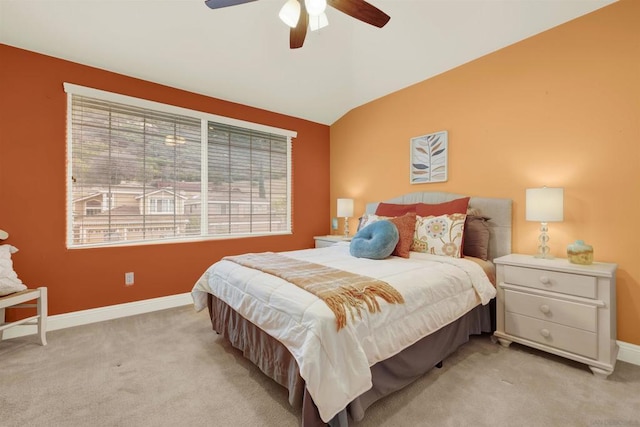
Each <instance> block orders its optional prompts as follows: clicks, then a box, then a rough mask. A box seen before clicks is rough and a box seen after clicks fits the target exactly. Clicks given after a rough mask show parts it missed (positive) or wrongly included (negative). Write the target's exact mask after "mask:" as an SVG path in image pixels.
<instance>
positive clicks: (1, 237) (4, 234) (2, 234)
mask: <svg viewBox="0 0 640 427" xmlns="http://www.w3.org/2000/svg"><path fill="white" fill-rule="evenodd" d="M7 237H9V233H7V232H6V231H4V230H0V240H4V239H6V238H7Z"/></svg>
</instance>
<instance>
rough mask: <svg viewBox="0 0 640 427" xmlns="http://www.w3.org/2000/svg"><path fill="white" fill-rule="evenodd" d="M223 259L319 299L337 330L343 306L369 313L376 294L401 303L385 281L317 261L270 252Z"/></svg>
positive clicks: (342, 319) (344, 321)
mask: <svg viewBox="0 0 640 427" xmlns="http://www.w3.org/2000/svg"><path fill="white" fill-rule="evenodd" d="M224 259H226V260H228V261H233V262H235V263H236V264H240V265H243V266H245V267H250V268H253V269H256V270H260V271H263V272H265V273H268V274H271V275H274V276H277V277H280V278H281V279H284V280H286V281H288V282H291V283H293V284H294V285H296V286H298V287H300V288H302V289H304V290H305V291H307V292H310V293H312V294H314V295H315V296H317V297H318V298H320V299H321V300H323V301H324V302H325V303H326V304H327V306H329V308H330V309H331V310H332V311H333V312H334V314H335V315H336V324H337V328H338V330H340V329H341V328H343V327H344V326H345V325H346V324H347V310H346V309H347V308H348V309H349V313H350V314H351V318H352V319H353V318H354V312H355V313H357V314H358V316H359V317H362V309H363V308H364V306H365V305H366V307H367V309H368V310H369V312H371V313H375V312H377V311H380V304H379V303H378V301H377V300H376V297H380V298H382V299H383V300H385V301H387V302H388V303H391V304H402V303H404V299H403V298H402V295H401V294H400V293H399V292H398V291H397V290H396V289H395V288H393V286H391V285H389V284H388V283H386V282H383V281H381V280H378V279H373V278H371V277H366V276H361V275H359V274H354V273H349V272H348V271H343V270H338V269H335V268H331V267H327V266H324V265H320V264H314V263H311V262H306V261H299V260H297V259H293V258H289V257H286V256H284V255H279V254H275V253H273V252H265V253H259V254H246V255H238V256H229V257H225V258H224Z"/></svg>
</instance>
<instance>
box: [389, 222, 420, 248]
mask: <svg viewBox="0 0 640 427" xmlns="http://www.w3.org/2000/svg"><path fill="white" fill-rule="evenodd" d="M388 221H390V222H392V223H393V224H395V226H396V228H397V229H398V234H399V235H400V238H399V239H398V244H397V245H396V247H395V249H394V250H393V252H392V253H391V255H396V256H399V257H402V258H409V253H410V252H411V245H412V244H413V235H414V234H415V231H416V213H415V212H408V213H406V214H404V215H402V216H398V217H395V218H389V219H388Z"/></svg>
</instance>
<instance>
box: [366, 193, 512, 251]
mask: <svg viewBox="0 0 640 427" xmlns="http://www.w3.org/2000/svg"><path fill="white" fill-rule="evenodd" d="M461 197H467V196H465V195H464V194H454V193H443V192H431V191H425V192H418V193H410V194H405V195H404V196H399V197H395V198H393V199H390V200H384V202H386V203H398V204H404V203H407V204H409V203H429V204H435V203H443V202H448V201H450V200H455V199H459V198H461ZM379 203H380V202H374V203H367V207H366V212H367V213H371V214H373V213H375V212H376V208H377V207H378V204H379ZM469 207H470V208H475V209H477V210H479V211H480V213H481V214H482V215H483V216H486V217H488V218H491V219H490V220H489V221H487V224H488V225H489V231H490V237H489V259H491V260H493V259H494V258H497V257H499V256H503V255H507V254H510V253H511V199H499V198H492V197H471V199H470V200H469Z"/></svg>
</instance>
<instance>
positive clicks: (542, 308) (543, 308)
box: [540, 304, 551, 314]
mask: <svg viewBox="0 0 640 427" xmlns="http://www.w3.org/2000/svg"><path fill="white" fill-rule="evenodd" d="M540 311H541V312H543V313H544V314H549V312H550V311H551V309H550V308H549V306H548V305H547V304H542V305H541V306H540Z"/></svg>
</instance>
